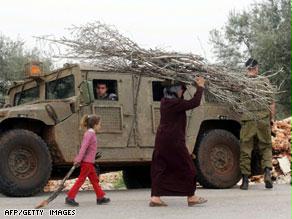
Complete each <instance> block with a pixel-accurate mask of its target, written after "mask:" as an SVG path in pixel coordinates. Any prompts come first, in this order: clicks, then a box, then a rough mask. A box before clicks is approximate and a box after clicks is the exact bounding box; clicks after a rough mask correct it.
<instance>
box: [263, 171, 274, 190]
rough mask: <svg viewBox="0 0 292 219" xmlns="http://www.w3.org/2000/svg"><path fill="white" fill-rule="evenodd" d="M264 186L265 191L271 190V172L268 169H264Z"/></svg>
mask: <svg viewBox="0 0 292 219" xmlns="http://www.w3.org/2000/svg"><path fill="white" fill-rule="evenodd" d="M264 181H265V186H266V188H267V189H271V188H273V182H272V177H271V170H270V168H268V167H266V168H265V176H264Z"/></svg>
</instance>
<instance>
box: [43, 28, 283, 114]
mask: <svg viewBox="0 0 292 219" xmlns="http://www.w3.org/2000/svg"><path fill="white" fill-rule="evenodd" d="M69 30H70V37H62V38H58V39H56V38H51V37H39V39H40V40H42V41H43V42H44V41H46V42H49V43H50V46H51V47H52V45H55V46H56V45H59V46H61V47H63V48H65V51H63V52H61V53H59V54H57V55H55V56H56V57H59V58H73V59H78V60H83V61H86V62H89V63H90V64H93V65H96V66H98V67H99V68H100V69H103V70H104V71H111V72H113V71H114V72H120V73H123V72H131V73H133V74H138V75H141V76H143V75H145V76H150V77H155V78H159V79H172V80H178V81H181V82H184V83H186V84H192V85H194V84H195V82H194V78H195V77H196V76H203V77H205V79H206V80H207V90H208V92H209V93H210V94H211V95H213V96H214V97H215V99H217V101H219V102H222V103H224V104H229V105H230V106H231V107H232V108H233V109H234V110H235V111H237V112H248V110H247V108H246V106H245V105H244V103H242V102H241V101H240V99H239V96H240V95H238V93H239V92H240V93H241V95H244V96H246V97H247V99H249V98H253V99H255V100H256V101H257V102H258V103H259V104H260V105H264V106H266V107H267V108H268V107H269V98H268V97H267V96H269V95H273V94H275V93H276V92H277V91H276V88H275V87H274V86H272V85H271V84H267V83H266V81H265V80H263V76H259V77H257V78H249V77H246V76H245V70H244V69H239V68H231V67H228V68H227V67H226V66H219V65H212V64H209V63H208V62H207V61H206V60H205V59H204V58H202V57H201V56H198V55H194V54H191V53H179V52H169V51H164V50H163V49H158V48H156V49H145V48H142V47H140V46H139V45H138V44H137V43H135V42H134V41H132V40H131V39H130V38H128V37H125V36H124V35H122V34H121V33H119V32H118V31H117V30H116V29H115V28H114V27H112V26H108V25H105V24H102V23H100V22H93V23H87V24H85V25H82V26H73V27H72V28H70V29H69ZM234 91H237V92H234Z"/></svg>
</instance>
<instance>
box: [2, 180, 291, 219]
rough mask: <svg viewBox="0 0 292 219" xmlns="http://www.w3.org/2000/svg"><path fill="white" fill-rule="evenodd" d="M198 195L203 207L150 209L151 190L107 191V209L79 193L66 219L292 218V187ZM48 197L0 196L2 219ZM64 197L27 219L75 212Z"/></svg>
mask: <svg viewBox="0 0 292 219" xmlns="http://www.w3.org/2000/svg"><path fill="white" fill-rule="evenodd" d="M197 194H198V195H200V196H204V197H206V198H208V200H209V201H208V203H206V204H205V205H203V206H196V207H187V205H186V200H185V198H181V197H167V198H164V200H165V201H166V202H167V203H168V205H169V206H168V207H165V208H150V207H148V198H149V195H150V190H148V189H142V190H123V191H108V192H107V195H108V196H109V197H110V198H111V199H112V202H111V204H109V205H106V206H97V205H95V195H94V193H93V192H89V191H87V192H80V193H79V194H78V196H77V201H79V202H80V207H78V208H77V209H76V215H75V216H74V217H66V218H86V219H87V218H102V219H107V218H110V219H115V218H117V219H123V218H126V219H132V218H133V219H139V218H147V219H152V218H167V219H172V218H183V219H187V218H208V219H221V218H222V219H229V218H230V219H240V218H244V219H247V218H252V219H261V218H263V219H269V218H273V219H275V218H277V219H282V218H283V219H288V218H291V186H290V185H276V186H275V188H274V189H273V190H272V191H269V190H266V189H264V185H263V184H257V185H252V186H251V188H250V190H249V191H241V190H239V189H238V187H235V188H232V189H227V190H209V189H203V188H199V189H198V191H197ZM47 196H48V194H41V195H38V196H36V197H31V198H8V197H5V196H3V195H1V194H0V210H1V214H0V218H19V217H11V216H10V217H6V216H4V209H32V208H33V207H34V206H35V205H36V204H37V203H39V202H40V201H41V200H43V199H44V198H46V197H47ZM64 198H65V193H62V194H60V196H59V197H58V198H57V199H56V200H55V201H54V202H53V203H51V204H50V205H49V207H46V208H45V209H44V215H43V216H41V217H28V216H26V217H25V218H57V217H51V216H49V211H50V209H70V210H74V208H70V207H67V206H66V205H65V204H64ZM55 213H56V212H55ZM70 213H72V212H70Z"/></svg>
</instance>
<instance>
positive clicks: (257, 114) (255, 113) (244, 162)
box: [240, 79, 273, 175]
mask: <svg viewBox="0 0 292 219" xmlns="http://www.w3.org/2000/svg"><path fill="white" fill-rule="evenodd" d="M267 83H270V82H269V80H268V79H267ZM245 101H246V106H247V108H248V109H249V111H250V112H251V114H248V113H243V115H242V117H241V132H240V169H241V173H242V174H243V175H250V174H251V153H252V150H253V149H254V147H255V146H257V147H258V149H259V152H260V155H261V157H262V160H261V163H262V167H263V168H265V167H267V168H272V141H271V125H270V119H271V118H270V111H269V109H267V108H266V107H265V106H261V105H259V104H258V103H257V102H256V101H254V100H252V99H250V100H245ZM272 102H273V97H272V96H271V97H270V102H269V104H272Z"/></svg>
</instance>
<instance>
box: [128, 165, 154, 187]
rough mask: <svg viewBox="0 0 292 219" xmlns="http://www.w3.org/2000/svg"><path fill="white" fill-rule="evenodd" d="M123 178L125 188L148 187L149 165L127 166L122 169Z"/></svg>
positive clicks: (149, 185)
mask: <svg viewBox="0 0 292 219" xmlns="http://www.w3.org/2000/svg"><path fill="white" fill-rule="evenodd" d="M123 179H124V183H125V185H126V187H127V189H140V188H150V187H151V177H150V166H139V167H128V168H126V169H124V170H123Z"/></svg>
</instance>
